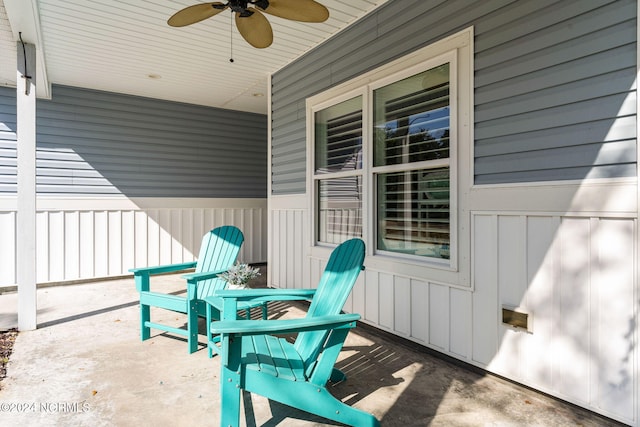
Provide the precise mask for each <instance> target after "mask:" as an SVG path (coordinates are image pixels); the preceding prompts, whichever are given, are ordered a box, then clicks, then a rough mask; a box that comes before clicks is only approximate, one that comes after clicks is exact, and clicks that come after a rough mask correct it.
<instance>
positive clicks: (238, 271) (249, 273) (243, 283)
mask: <svg viewBox="0 0 640 427" xmlns="http://www.w3.org/2000/svg"><path fill="white" fill-rule="evenodd" d="M258 276H260V270H259V269H258V268H253V267H251V266H249V265H248V264H240V263H239V262H238V263H236V264H235V265H234V266H233V267H231V268H230V269H228V270H227V271H225V272H224V273H221V274H219V275H218V277H220V278H221V279H222V280H224V281H225V282H227V289H244V288H246V287H247V282H248V281H249V280H251V279H255V278H256V277H258Z"/></svg>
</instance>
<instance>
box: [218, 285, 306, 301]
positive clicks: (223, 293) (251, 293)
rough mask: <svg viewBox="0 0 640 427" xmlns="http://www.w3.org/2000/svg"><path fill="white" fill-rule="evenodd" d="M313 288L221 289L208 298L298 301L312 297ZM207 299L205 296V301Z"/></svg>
mask: <svg viewBox="0 0 640 427" xmlns="http://www.w3.org/2000/svg"><path fill="white" fill-rule="evenodd" d="M315 293H316V290H315V289H272V288H261V289H221V290H219V291H216V292H215V293H214V294H213V296H212V297H210V298H218V299H219V298H222V299H226V298H229V299H235V300H236V301H265V302H267V301H298V300H304V299H310V298H313V296H314V295H315ZM206 300H207V299H206V298H205V301H206Z"/></svg>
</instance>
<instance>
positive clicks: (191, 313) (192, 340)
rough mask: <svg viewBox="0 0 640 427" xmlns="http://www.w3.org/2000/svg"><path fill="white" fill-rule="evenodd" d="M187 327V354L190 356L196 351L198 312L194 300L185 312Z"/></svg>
mask: <svg viewBox="0 0 640 427" xmlns="http://www.w3.org/2000/svg"><path fill="white" fill-rule="evenodd" d="M187 325H188V329H189V336H188V337H187V344H188V346H189V354H191V353H194V352H195V351H196V350H198V311H197V308H196V302H195V301H194V300H191V301H190V303H189V308H188V310H187Z"/></svg>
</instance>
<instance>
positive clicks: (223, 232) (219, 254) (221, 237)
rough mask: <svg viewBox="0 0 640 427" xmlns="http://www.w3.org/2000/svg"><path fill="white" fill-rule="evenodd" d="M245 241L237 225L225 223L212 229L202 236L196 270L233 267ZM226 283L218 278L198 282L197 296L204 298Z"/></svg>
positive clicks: (205, 270) (199, 271) (200, 271)
mask: <svg viewBox="0 0 640 427" xmlns="http://www.w3.org/2000/svg"><path fill="white" fill-rule="evenodd" d="M243 241H244V236H243V235H242V232H241V231H240V230H239V229H238V228H236V227H233V226H229V225H225V226H222V227H218V228H215V229H213V230H211V231H210V232H208V233H207V234H205V235H204V237H203V238H202V244H201V245H200V254H199V255H198V261H197V264H196V269H195V272H196V273H203V272H207V271H217V270H221V269H227V268H229V267H231V266H232V265H233V264H234V263H235V262H236V259H237V257H238V253H239V252H240V247H241V246H242V243H243ZM225 285H226V282H225V281H224V280H222V279H218V278H213V279H209V280H204V281H202V282H200V283H198V292H197V295H196V297H197V298H198V299H204V298H205V297H207V296H210V295H212V294H213V292H214V291H215V290H218V289H223V288H224V286H225Z"/></svg>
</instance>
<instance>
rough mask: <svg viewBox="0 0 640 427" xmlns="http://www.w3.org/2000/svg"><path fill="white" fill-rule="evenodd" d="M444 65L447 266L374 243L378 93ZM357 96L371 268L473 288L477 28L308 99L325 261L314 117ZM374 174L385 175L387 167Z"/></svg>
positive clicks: (312, 202)
mask: <svg viewBox="0 0 640 427" xmlns="http://www.w3.org/2000/svg"><path fill="white" fill-rule="evenodd" d="M445 62H449V63H450V64H451V66H450V108H451V115H450V147H449V148H450V158H449V161H448V166H449V170H450V178H449V179H450V212H451V214H450V215H451V216H450V241H451V244H450V259H449V260H448V262H447V261H446V260H438V259H435V258H429V257H418V256H415V255H406V256H405V255H402V254H397V253H389V252H382V251H377V250H376V243H375V242H376V233H377V230H376V228H377V227H376V225H375V218H376V215H377V213H376V212H377V207H376V206H375V203H376V201H375V199H376V195H375V182H374V179H375V176H374V172H373V169H374V168H373V150H372V143H371V142H372V141H371V137H372V135H371V133H372V129H371V127H372V119H373V118H372V113H371V111H372V106H371V103H372V102H373V99H372V98H373V97H372V94H373V91H374V90H375V89H376V88H379V87H383V86H385V85H388V84H390V83H393V82H396V81H399V80H401V79H403V78H406V77H410V76H412V75H415V74H418V73H420V72H422V71H425V70H428V69H431V68H434V67H436V66H438V65H440V64H442V63H445ZM355 96H362V100H363V129H362V137H363V146H362V156H363V157H362V158H363V168H362V188H363V194H362V198H363V200H362V202H363V212H362V215H363V218H362V230H363V236H362V238H363V240H364V241H365V243H366V244H367V255H368V257H369V258H368V259H367V263H368V266H371V267H373V268H375V269H379V270H381V271H385V272H394V273H398V274H401V275H403V276H408V277H415V278H418V279H424V278H425V277H426V278H429V279H430V280H431V281H433V282H436V283H443V284H448V285H453V286H463V287H468V286H470V260H469V259H470V215H469V212H468V208H467V205H468V196H469V189H470V188H471V185H472V178H473V176H472V170H473V169H472V163H473V162H472V159H471V157H470V155H471V153H472V146H473V27H469V28H467V29H465V30H462V31H460V32H459V33H456V34H454V35H451V36H449V37H447V38H445V39H442V40H440V41H437V42H435V43H433V44H431V45H429V46H426V47H424V48H422V49H419V50H417V51H415V52H413V53H411V54H409V55H407V56H405V57H402V58H400V59H397V60H395V61H392V62H390V63H388V64H386V65H384V66H381V67H380V68H377V69H375V70H372V71H370V72H367V73H364V74H363V75H361V76H358V77H356V78H354V79H352V80H350V81H348V82H346V83H343V84H341V85H338V86H335V87H333V88H330V89H328V90H326V91H324V92H322V93H319V94H317V95H314V96H313V97H310V98H308V99H307V102H306V106H307V108H306V110H307V200H308V212H309V221H310V222H309V227H310V230H312V233H311V236H310V237H311V239H310V245H311V247H310V254H311V255H312V256H315V254H314V253H315V252H317V256H323V254H324V253H326V250H327V247H333V245H328V244H323V243H321V242H318V241H317V224H316V209H317V195H316V194H315V188H316V176H315V173H314V172H315V168H314V160H315V159H314V158H315V149H314V147H315V141H314V138H315V132H314V116H315V113H316V112H317V111H320V110H322V109H325V108H327V107H329V106H331V105H334V104H337V103H340V102H343V101H345V100H348V99H350V98H353V97H355ZM392 168H393V167H391V168H390V169H392ZM375 169H376V170H377V171H382V170H384V171H386V170H385V169H384V167H383V168H380V167H377V168H375ZM443 261H444V262H443Z"/></svg>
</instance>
